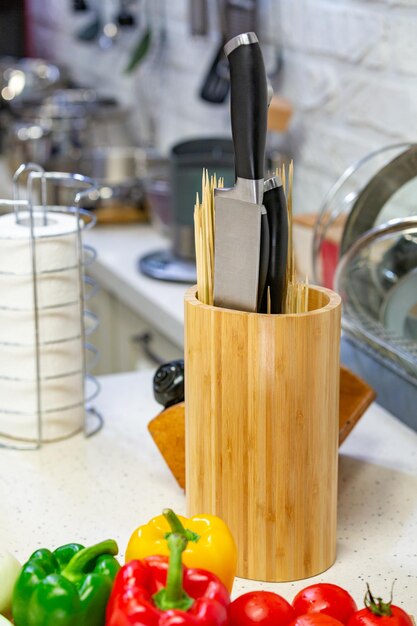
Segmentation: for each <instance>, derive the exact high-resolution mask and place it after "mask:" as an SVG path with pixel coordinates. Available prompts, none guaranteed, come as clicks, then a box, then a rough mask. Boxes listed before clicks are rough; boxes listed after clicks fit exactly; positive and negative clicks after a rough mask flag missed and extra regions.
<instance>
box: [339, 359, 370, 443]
mask: <svg viewBox="0 0 417 626" xmlns="http://www.w3.org/2000/svg"><path fill="white" fill-rule="evenodd" d="M375 398H376V393H375V391H374V389H372V387H370V386H369V385H368V383H366V382H365V381H364V380H362V378H360V377H359V376H357V375H356V374H354V373H353V372H351V371H350V370H348V369H347V368H346V367H341V368H340V405H339V406H340V408H339V446H340V445H341V444H342V443H343V442H344V440H345V439H346V437H348V435H350V433H351V432H352V430H353V428H354V427H355V426H356V424H357V423H358V421H359V420H360V418H361V417H362V415H363V414H364V413H365V411H366V409H367V408H368V406H369V405H370V404H372V402H373V401H374V400H375Z"/></svg>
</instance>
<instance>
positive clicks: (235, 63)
mask: <svg viewBox="0 0 417 626" xmlns="http://www.w3.org/2000/svg"><path fill="white" fill-rule="evenodd" d="M225 53H226V55H227V57H228V59H229V65H230V79H231V103H230V110H231V122H232V135H233V144H234V152H235V168H236V183H235V186H234V188H233V189H219V190H216V191H215V199H214V201H215V255H214V303H215V304H216V305H217V306H224V307H227V308H235V309H238V310H241V311H256V310H257V304H258V291H259V269H260V257H261V223H262V214H266V210H265V207H263V206H262V198H263V192H264V188H263V186H264V161H265V142H266V126H267V109H268V89H267V79H266V73H265V66H264V63H263V58H262V53H261V50H260V47H259V43H258V38H257V37H256V35H255V34H254V33H244V34H242V35H238V36H237V37H235V38H233V39H232V40H230V41H229V42H228V43H227V44H226V46H225ZM268 249H269V246H268ZM242 251H244V253H243V254H242Z"/></svg>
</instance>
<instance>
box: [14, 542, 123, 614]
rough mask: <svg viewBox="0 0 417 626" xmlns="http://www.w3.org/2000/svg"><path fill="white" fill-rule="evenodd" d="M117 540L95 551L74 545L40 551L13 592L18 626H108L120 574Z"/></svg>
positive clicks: (96, 547) (93, 547)
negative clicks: (107, 616) (107, 615)
mask: <svg viewBox="0 0 417 626" xmlns="http://www.w3.org/2000/svg"><path fill="white" fill-rule="evenodd" d="M117 552H118V547H117V543H116V542H115V541H113V540H112V539H108V540H107V541H102V542H101V543H98V544H96V545H94V546H91V547H89V548H84V546H82V545H80V544H79V543H69V544H66V545H65V546H61V547H60V548H57V549H56V550H54V552H51V551H50V550H47V549H46V548H42V549H40V550H36V552H34V553H33V554H32V556H31V557H30V558H29V560H28V561H27V563H25V565H24V566H23V568H22V571H21V573H20V575H19V578H18V579H17V581H16V584H15V587H14V591H13V604H12V611H13V618H14V622H15V625H16V626H102V625H103V624H104V622H105V612H106V605H107V601H108V599H109V596H110V592H111V589H112V586H113V580H114V578H115V576H116V574H117V572H118V570H119V569H120V565H119V563H118V561H117V560H116V559H115V558H114V555H115V554H117Z"/></svg>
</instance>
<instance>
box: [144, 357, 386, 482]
mask: <svg viewBox="0 0 417 626" xmlns="http://www.w3.org/2000/svg"><path fill="white" fill-rule="evenodd" d="M375 397H376V393H375V391H374V390H373V389H372V388H371V387H370V386H369V385H368V384H367V383H366V382H365V381H364V380H362V379H361V378H359V376H356V374H353V373H352V372H351V371H350V370H348V369H347V368H345V367H343V366H341V368H340V402H339V445H341V444H342V443H343V442H344V440H345V439H346V437H347V436H348V435H349V434H350V433H351V431H352V429H353V428H354V427H355V425H356V424H357V423H358V421H359V420H360V418H361V417H362V415H363V414H364V413H365V411H366V409H367V408H368V407H369V405H370V404H371V403H372V402H373V401H374V400H375ZM148 429H149V432H150V434H151V435H152V438H153V440H154V441H155V443H156V445H157V446H158V448H159V450H160V452H161V454H162V456H163V457H164V459H165V461H166V463H167V465H168V467H169V469H170V470H171V472H172V473H173V475H174V477H175V479H176V481H177V483H178V484H179V486H180V487H181V488H182V489H185V405H184V402H179V403H178V404H176V405H175V406H171V407H169V408H168V409H166V410H165V411H162V412H161V413H159V414H158V415H157V416H156V417H154V419H153V420H151V421H150V422H149V425H148Z"/></svg>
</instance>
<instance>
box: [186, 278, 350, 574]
mask: <svg viewBox="0 0 417 626" xmlns="http://www.w3.org/2000/svg"><path fill="white" fill-rule="evenodd" d="M195 292H196V290H195V287H194V288H191V289H190V290H189V291H188V292H187V293H186V296H185V404H186V493H187V508H188V514H189V515H194V514H196V513H202V512H204V513H213V514H216V515H220V516H221V517H222V518H223V519H225V521H226V522H227V523H228V524H229V526H230V528H231V530H232V532H233V534H234V537H235V539H236V542H237V545H238V552H239V563H238V576H242V577H244V578H252V579H258V580H268V581H289V580H296V579H300V578H307V577H309V576H314V575H316V574H318V573H319V572H322V571H324V570H326V569H327V568H328V567H330V565H332V563H333V562H334V560H335V557H336V507H337V451H338V437H339V379H340V375H339V373H340V369H339V341H340V310H341V306H340V297H339V296H338V295H337V294H335V293H333V292H332V291H329V290H327V289H323V288H316V287H312V288H311V289H310V294H309V312H308V313H304V314H298V315H261V314H257V313H243V312H239V311H231V310H227V309H222V308H220V307H212V306H208V305H204V304H201V303H200V302H199V301H198V300H197V299H196V297H195Z"/></svg>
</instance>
